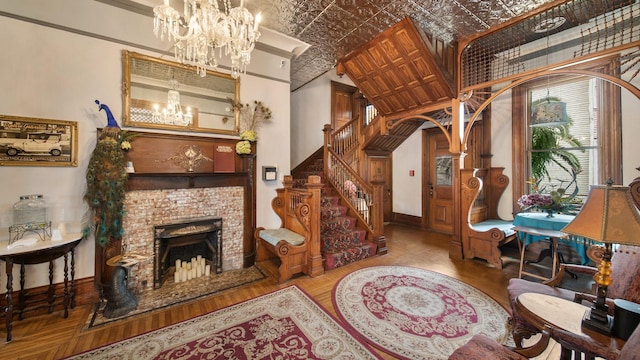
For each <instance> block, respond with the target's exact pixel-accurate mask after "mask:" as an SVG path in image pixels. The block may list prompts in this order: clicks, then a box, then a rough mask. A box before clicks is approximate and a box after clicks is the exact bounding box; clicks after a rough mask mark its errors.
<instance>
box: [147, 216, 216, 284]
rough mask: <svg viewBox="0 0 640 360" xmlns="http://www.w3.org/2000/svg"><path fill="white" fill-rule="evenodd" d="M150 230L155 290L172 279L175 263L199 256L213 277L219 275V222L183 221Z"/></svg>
mask: <svg viewBox="0 0 640 360" xmlns="http://www.w3.org/2000/svg"><path fill="white" fill-rule="evenodd" d="M153 228H154V231H153V233H154V248H153V249H154V266H153V267H154V271H153V278H154V279H153V287H154V288H155V289H158V288H160V287H161V286H162V284H163V283H164V281H165V280H166V279H167V278H168V277H169V276H172V274H173V272H174V271H175V266H174V264H175V263H176V260H181V261H182V262H188V261H190V260H191V258H195V257H197V256H198V255H200V256H202V258H204V259H205V261H206V263H207V264H208V265H210V266H211V269H212V270H213V271H215V273H216V274H219V273H221V272H222V218H219V217H205V218H191V219H182V220H179V221H175V222H172V223H169V224H162V225H155V226H154V227H153Z"/></svg>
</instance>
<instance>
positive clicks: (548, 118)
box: [531, 100, 569, 127]
mask: <svg viewBox="0 0 640 360" xmlns="http://www.w3.org/2000/svg"><path fill="white" fill-rule="evenodd" d="M568 122H569V116H568V115H567V104H566V103H564V102H562V101H553V100H547V101H542V102H540V103H538V104H536V105H533V106H532V107H531V126H532V127H536V126H554V125H564V124H567V123H568Z"/></svg>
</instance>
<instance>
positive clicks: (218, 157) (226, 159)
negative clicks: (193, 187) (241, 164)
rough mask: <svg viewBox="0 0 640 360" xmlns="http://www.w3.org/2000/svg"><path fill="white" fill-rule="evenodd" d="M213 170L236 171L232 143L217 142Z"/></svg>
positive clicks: (217, 171) (219, 171) (222, 171)
mask: <svg viewBox="0 0 640 360" xmlns="http://www.w3.org/2000/svg"><path fill="white" fill-rule="evenodd" d="M213 172H216V173H233V172H236V159H235V154H234V148H233V146H232V145H227V144H216V145H215V146H214V151H213Z"/></svg>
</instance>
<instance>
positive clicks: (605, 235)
mask: <svg viewBox="0 0 640 360" xmlns="http://www.w3.org/2000/svg"><path fill="white" fill-rule="evenodd" d="M562 232H564V233H567V234H571V235H576V236H581V237H584V238H587V239H590V240H593V241H597V242H602V243H604V244H605V250H604V253H603V255H602V260H601V262H600V265H599V266H598V272H597V273H596V274H595V275H594V277H593V279H594V280H595V282H596V284H597V285H598V289H597V298H596V301H595V303H594V304H593V306H592V307H591V309H589V310H587V311H586V313H585V316H584V318H583V319H582V326H584V327H586V328H588V329H591V330H595V331H597V332H600V333H603V334H607V335H611V328H612V325H613V318H612V317H611V316H609V315H607V313H608V306H607V305H606V303H605V299H606V297H607V287H608V286H609V285H610V284H611V282H612V280H613V278H612V276H611V275H612V274H611V256H612V254H611V244H614V243H615V244H624V245H640V213H639V212H638V209H637V208H636V206H635V204H634V202H633V199H632V198H631V194H630V192H629V187H627V186H613V185H611V181H609V182H608V184H607V185H606V186H603V185H591V190H590V191H589V196H588V197H587V200H586V201H585V204H584V205H583V207H582V210H581V211H580V212H579V213H578V215H576V217H575V219H574V220H573V221H571V222H570V223H569V224H567V226H565V227H564V228H563V229H562ZM614 275H615V274H614Z"/></svg>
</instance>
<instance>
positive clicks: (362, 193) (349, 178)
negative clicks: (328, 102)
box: [323, 124, 387, 254]
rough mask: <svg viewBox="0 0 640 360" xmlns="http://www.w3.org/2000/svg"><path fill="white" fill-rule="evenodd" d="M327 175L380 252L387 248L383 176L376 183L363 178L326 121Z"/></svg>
mask: <svg viewBox="0 0 640 360" xmlns="http://www.w3.org/2000/svg"><path fill="white" fill-rule="evenodd" d="M323 131H324V133H325V146H324V175H325V176H324V177H325V179H326V180H328V181H329V182H330V183H331V184H332V185H333V187H334V188H335V189H336V190H337V191H338V193H339V194H340V196H341V197H342V198H343V199H344V200H345V203H346V204H347V206H348V207H349V208H350V209H351V210H352V211H353V213H354V214H357V218H358V221H359V222H360V223H361V224H363V225H364V227H365V228H366V229H367V232H368V234H369V235H368V236H369V237H370V239H371V241H373V242H375V243H376V244H377V245H378V254H384V253H386V252H387V248H386V242H385V238H384V214H383V208H382V203H383V201H384V200H383V191H384V188H383V184H384V181H382V180H381V179H374V180H375V181H372V183H369V182H367V181H366V180H364V179H362V178H361V177H360V175H358V173H357V172H356V171H354V170H353V169H352V168H351V167H350V166H349V164H347V163H346V162H345V161H344V160H343V159H342V158H341V156H340V154H338V153H337V152H336V151H334V149H333V146H332V143H331V140H332V132H331V126H330V125H328V124H327V125H325V127H324V130H323Z"/></svg>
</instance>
